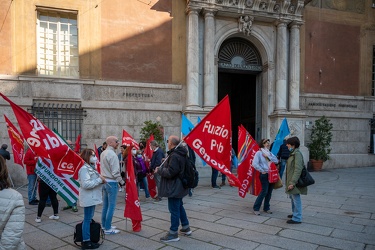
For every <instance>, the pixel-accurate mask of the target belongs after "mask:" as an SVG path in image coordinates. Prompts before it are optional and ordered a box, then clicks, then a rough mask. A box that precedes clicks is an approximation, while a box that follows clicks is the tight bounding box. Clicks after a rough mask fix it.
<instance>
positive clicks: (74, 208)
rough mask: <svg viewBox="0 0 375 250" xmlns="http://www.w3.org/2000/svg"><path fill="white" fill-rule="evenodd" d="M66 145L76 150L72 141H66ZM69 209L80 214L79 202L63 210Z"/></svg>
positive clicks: (67, 205) (68, 205)
mask: <svg viewBox="0 0 375 250" xmlns="http://www.w3.org/2000/svg"><path fill="white" fill-rule="evenodd" d="M66 143H67V144H68V146H69V147H70V149H71V150H74V147H75V144H73V142H72V141H71V140H66ZM68 209H72V211H73V212H78V208H77V202H74V203H72V204H66V206H65V207H63V210H68Z"/></svg>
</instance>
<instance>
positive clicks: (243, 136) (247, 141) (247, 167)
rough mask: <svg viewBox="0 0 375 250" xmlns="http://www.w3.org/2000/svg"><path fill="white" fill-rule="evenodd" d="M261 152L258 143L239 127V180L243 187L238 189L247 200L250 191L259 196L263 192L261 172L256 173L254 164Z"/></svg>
mask: <svg viewBox="0 0 375 250" xmlns="http://www.w3.org/2000/svg"><path fill="white" fill-rule="evenodd" d="M258 150H259V146H258V144H257V142H256V141H255V140H254V139H253V137H251V135H250V134H249V132H247V130H246V129H245V128H244V127H243V126H242V125H241V126H238V169H237V172H238V179H239V180H240V182H241V186H240V187H239V188H238V195H239V196H240V197H242V198H245V196H246V193H247V192H248V191H249V189H250V193H251V194H253V195H255V196H257V195H259V193H260V191H261V190H262V185H261V183H260V181H259V172H258V171H256V170H255V169H254V168H253V166H252V162H253V159H254V156H255V153H256V152H257V151H258Z"/></svg>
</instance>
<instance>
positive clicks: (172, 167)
mask: <svg viewBox="0 0 375 250" xmlns="http://www.w3.org/2000/svg"><path fill="white" fill-rule="evenodd" d="M179 144H180V140H179V138H178V137H177V136H175V135H171V136H169V138H168V149H169V151H168V158H167V159H166V161H165V163H164V164H162V165H161V166H160V167H157V168H155V173H159V174H160V176H161V181H160V189H159V196H161V197H168V210H169V212H170V213H171V226H170V228H169V232H168V233H167V234H166V235H165V236H164V237H162V238H160V241H162V242H171V241H179V240H180V238H179V237H178V227H179V226H180V222H181V226H182V228H181V229H180V233H181V234H184V235H186V236H189V235H191V233H192V232H191V230H190V226H189V220H188V218H187V215H186V211H185V208H184V203H183V201H182V199H183V198H184V197H185V196H186V195H187V194H188V192H189V189H188V188H184V186H183V185H182V181H181V178H180V175H181V173H182V172H183V170H184V168H185V165H186V159H187V149H186V147H184V146H178V145H179Z"/></svg>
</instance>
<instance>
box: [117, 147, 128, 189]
mask: <svg viewBox="0 0 375 250" xmlns="http://www.w3.org/2000/svg"><path fill="white" fill-rule="evenodd" d="M126 147H127V146H126V145H121V146H120V153H119V154H118V155H117V157H118V160H119V166H120V173H122V172H123V171H124V172H125V168H124V158H123V157H122V155H123V154H124V151H125V150H126ZM118 191H119V192H122V191H124V189H123V188H122V187H121V186H120V187H119V189H118Z"/></svg>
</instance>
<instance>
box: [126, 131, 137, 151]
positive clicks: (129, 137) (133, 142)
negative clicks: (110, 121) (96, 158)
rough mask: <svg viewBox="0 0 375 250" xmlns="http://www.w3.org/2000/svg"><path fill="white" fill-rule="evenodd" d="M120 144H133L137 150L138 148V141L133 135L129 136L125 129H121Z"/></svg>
mask: <svg viewBox="0 0 375 250" xmlns="http://www.w3.org/2000/svg"><path fill="white" fill-rule="evenodd" d="M122 145H126V146H130V145H134V147H135V148H136V149H137V150H138V149H139V144H138V142H137V141H136V140H134V139H133V137H131V135H130V134H129V133H128V132H126V131H125V129H123V130H122Z"/></svg>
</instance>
